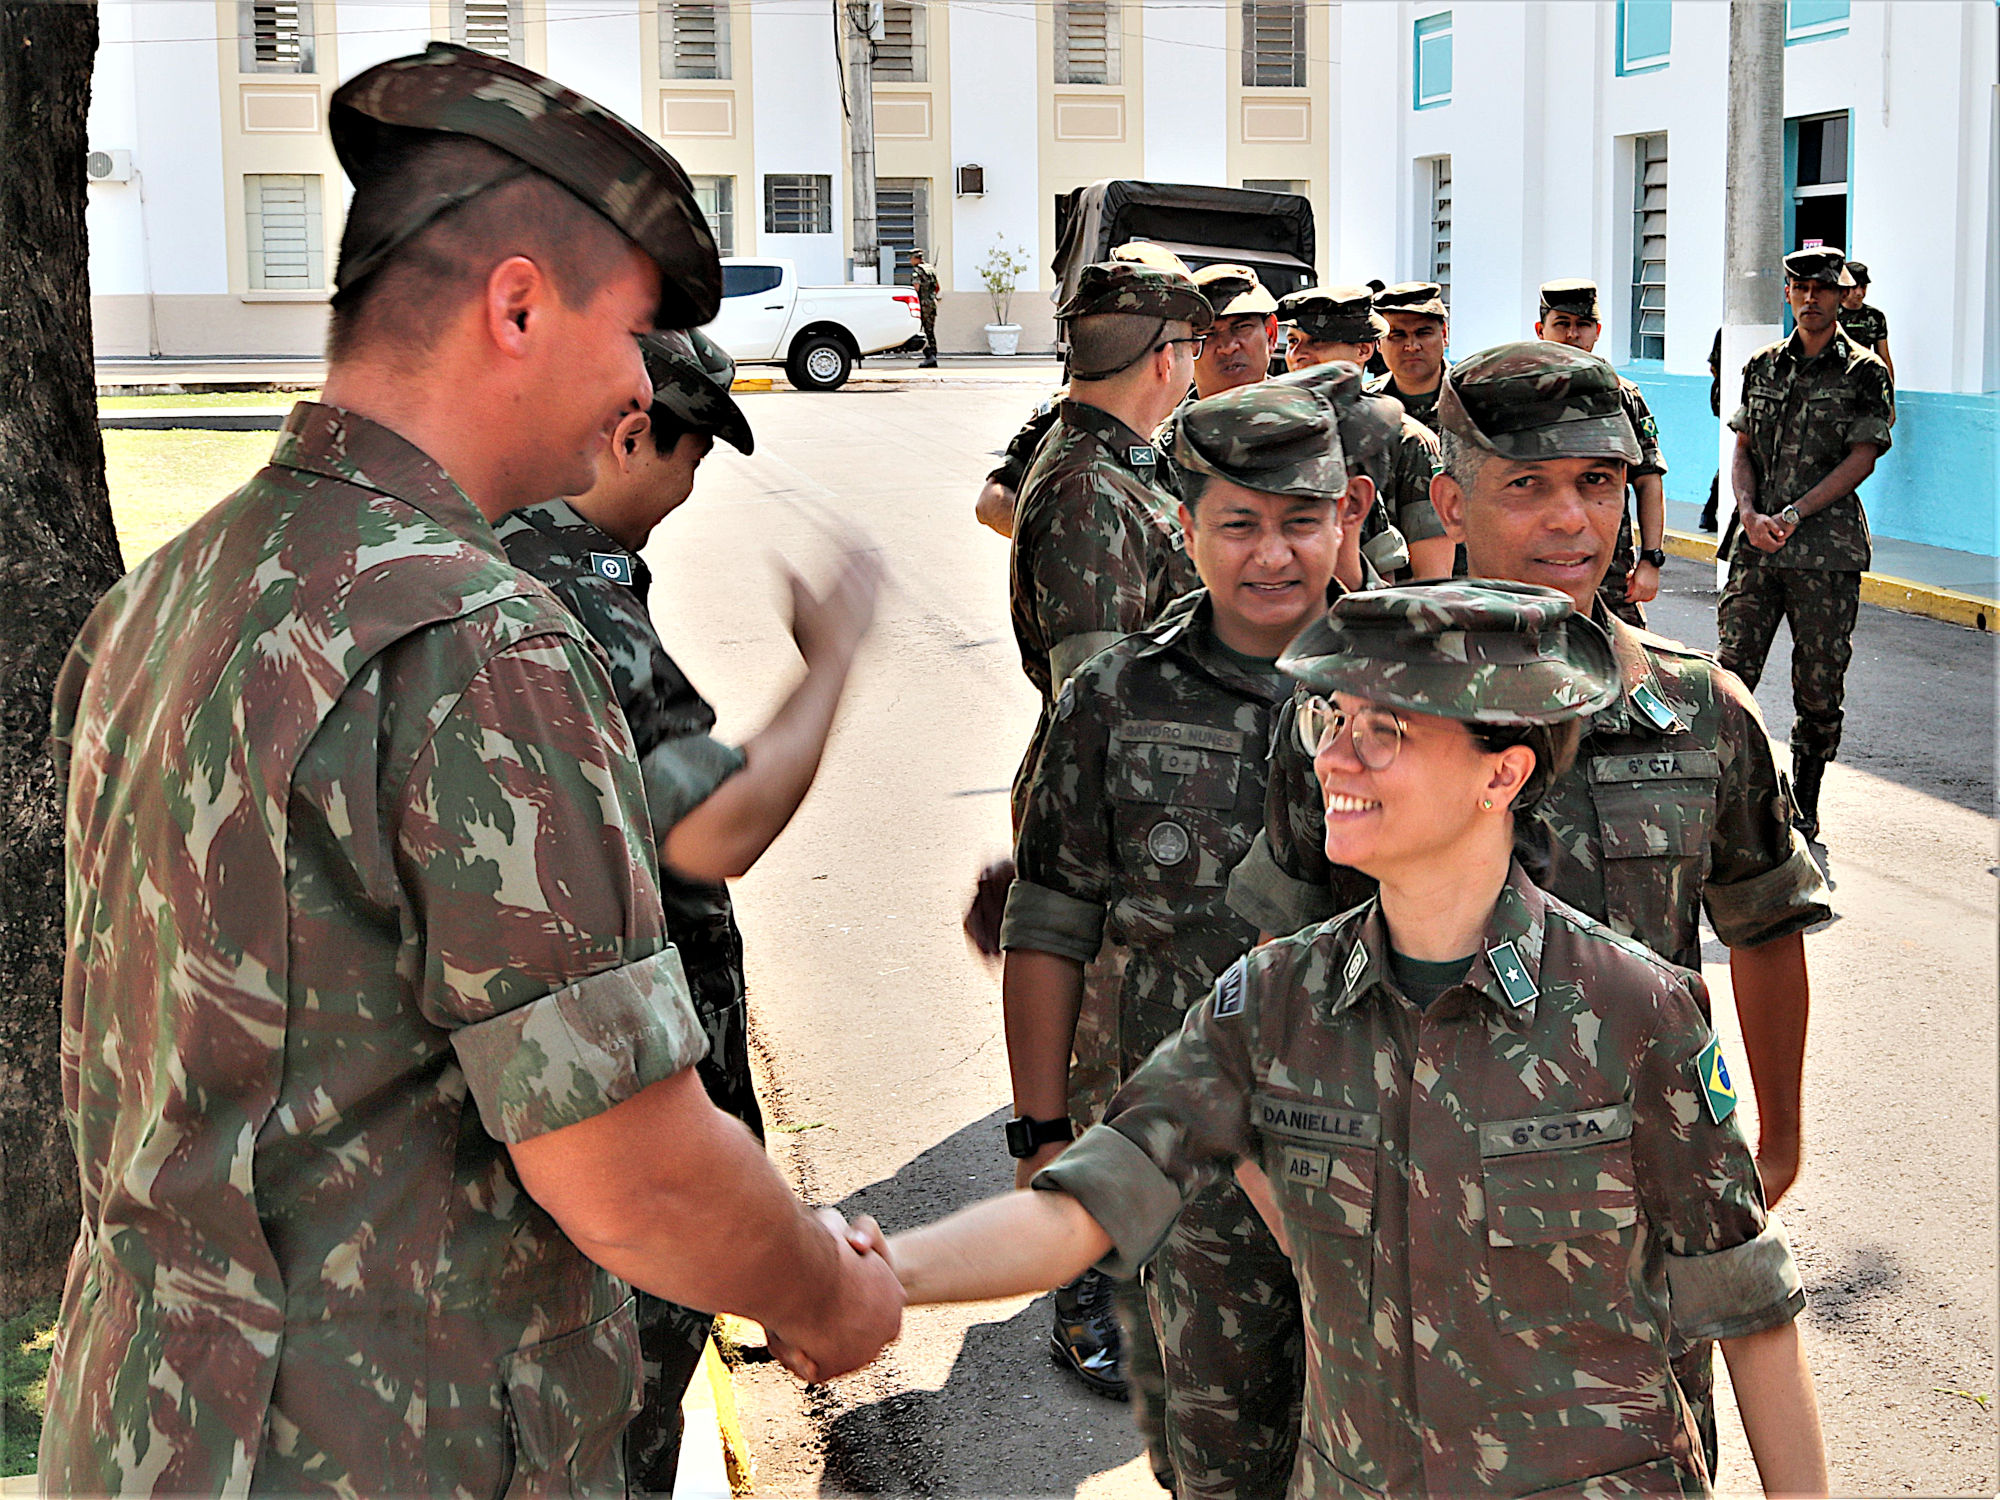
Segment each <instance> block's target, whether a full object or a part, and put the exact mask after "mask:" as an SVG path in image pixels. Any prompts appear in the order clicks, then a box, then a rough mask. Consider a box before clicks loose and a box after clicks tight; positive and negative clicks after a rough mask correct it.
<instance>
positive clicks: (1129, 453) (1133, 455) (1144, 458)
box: [1125, 443, 1160, 469]
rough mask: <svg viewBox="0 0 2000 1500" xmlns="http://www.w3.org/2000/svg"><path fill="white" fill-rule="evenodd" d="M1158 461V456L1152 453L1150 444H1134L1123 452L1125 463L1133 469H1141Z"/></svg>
mask: <svg viewBox="0 0 2000 1500" xmlns="http://www.w3.org/2000/svg"><path fill="white" fill-rule="evenodd" d="M1159 461H1160V455H1159V454H1157V453H1155V452H1154V451H1153V445H1152V444H1151V443H1134V444H1133V445H1132V446H1131V447H1130V448H1127V449H1126V450H1125V462H1126V463H1128V464H1130V465H1131V466H1132V467H1133V468H1135V469H1143V468H1145V467H1147V466H1148V465H1150V464H1157V463H1158V462H1159Z"/></svg>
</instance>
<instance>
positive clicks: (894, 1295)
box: [764, 1208, 905, 1385]
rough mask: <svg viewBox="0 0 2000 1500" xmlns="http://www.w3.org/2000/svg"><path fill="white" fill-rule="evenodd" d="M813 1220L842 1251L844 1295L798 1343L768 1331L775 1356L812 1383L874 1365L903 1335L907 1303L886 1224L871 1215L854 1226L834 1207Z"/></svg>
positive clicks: (823, 1311) (818, 1211)
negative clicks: (884, 1231) (891, 1252)
mask: <svg viewBox="0 0 2000 1500" xmlns="http://www.w3.org/2000/svg"><path fill="white" fill-rule="evenodd" d="M813 1217H814V1218H816V1219H817V1220H818V1221H819V1223H820V1225H821V1227H822V1228H824V1229H825V1230H826V1232H827V1233H828V1234H829V1235H831V1236H832V1237H833V1239H834V1241H835V1242H836V1244H837V1245H838V1246H839V1247H840V1248H839V1252H838V1253H839V1254H840V1255H841V1257H842V1260H841V1263H840V1267H839V1278H840V1291H839V1293H838V1295H837V1296H836V1297H835V1298H834V1299H833V1300H832V1302H831V1304H830V1305H828V1306H826V1307H823V1308H822V1309H820V1310H819V1326H818V1327H816V1328H814V1329H812V1330H810V1331H803V1330H802V1331H798V1334H797V1337H796V1339H794V1338H791V1337H787V1336H785V1335H783V1334H780V1333H779V1332H778V1331H777V1330H776V1329H772V1328H766V1329H765V1331H764V1335H765V1339H766V1340H767V1342H768V1345H769V1348H770V1350H771V1357H772V1358H773V1359H775V1360H777V1362H778V1363H779V1364H781V1365H783V1366H784V1367H785V1368H786V1369H787V1370H790V1371H791V1372H792V1373H793V1374H794V1375H796V1376H798V1378H799V1379H801V1380H803V1381H805V1382H806V1383H807V1384H808V1385H813V1384H817V1383H818V1382H819V1381H822V1380H832V1379H834V1378H835V1377H836V1376H840V1375H848V1374H851V1373H853V1372H854V1371H856V1370H859V1369H861V1368H862V1367H863V1366H865V1365H868V1364H872V1363H873V1362H874V1360H875V1358H876V1356H877V1355H879V1354H880V1353H881V1352H882V1350H883V1349H884V1348H886V1347H887V1346H888V1345H889V1344H890V1343H891V1342H893V1341H894V1340H895V1338H896V1336H897V1335H898V1334H900V1333H901V1332H902V1327H903V1304H904V1301H905V1298H904V1296H903V1286H902V1283H901V1282H900V1281H898V1280H897V1278H896V1272H895V1268H894V1267H893V1266H892V1265H891V1264H890V1260H889V1242H888V1240H887V1239H886V1238H885V1237H884V1236H883V1233H882V1227H881V1225H879V1224H877V1223H876V1222H875V1221H874V1220H873V1219H871V1218H869V1217H867V1216H866V1215H863V1216H862V1217H861V1218H859V1219H856V1220H855V1221H854V1222H853V1223H852V1224H849V1223H848V1222H847V1221H846V1220H845V1219H843V1218H842V1217H841V1216H840V1215H839V1214H838V1213H836V1212H835V1211H834V1210H833V1209H830V1208H821V1209H816V1210H814V1212H813Z"/></svg>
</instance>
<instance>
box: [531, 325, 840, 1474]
mask: <svg viewBox="0 0 2000 1500" xmlns="http://www.w3.org/2000/svg"><path fill="white" fill-rule="evenodd" d="M639 347H640V351H641V353H642V355H643V357H644V359H645V362H646V378H647V380H648V381H649V382H651V384H652V388H653V403H652V406H651V407H650V408H649V409H647V410H646V411H642V412H633V413H632V414H630V415H629V416H627V417H626V418H625V419H624V420H623V421H621V422H620V423H619V424H618V426H617V427H615V428H614V429H613V430H612V433H611V438H610V441H609V442H608V443H607V444H606V445H605V447H604V449H603V450H602V452H600V454H599V456H598V460H597V482H596V483H595V484H594V485H592V487H591V488H590V489H589V490H587V491H586V492H584V493H583V494H581V495H578V496H575V497H574V498H572V499H568V500H550V501H546V502H544V503H543V504H541V505H530V506H527V507H525V508H524V509H521V510H517V511H514V512H513V513H512V514H510V515H508V516H506V517H504V518H503V519H502V520H501V521H500V522H499V524H498V525H496V526H495V527H494V534H495V535H496V536H498V537H499V539H500V543H501V545H502V546H504V547H505V548H506V549H507V556H508V559H509V560H510V561H511V562H512V563H513V564H514V566H516V567H517V568H520V569H521V570H522V571H523V572H526V573H530V574H533V575H534V576H535V577H536V578H537V579H539V580H540V581H541V582H543V583H545V584H547V585H548V586H549V588H550V589H551V590H553V591H554V593H555V595H556V597H557V598H558V599H560V600H561V601H562V602H563V605H564V607H566V608H567V609H568V610H569V612H570V613H571V614H573V615H575V616H576V618H577V621H578V623H579V624H581V625H582V626H583V627H584V629H585V630H587V631H589V632H590V636H591V639H592V640H594V641H595V642H596V643H597V645H598V646H599V647H600V648H601V649H602V650H603V652H604V654H605V656H606V658H607V659H608V660H609V662H610V665H611V684H612V687H613V689H614V690H615V691H616V693H617V695H618V706H619V708H620V709H621V710H622V711H623V712H624V715H625V722H626V723H627V725H629V726H630V728H631V731H632V746H633V749H634V751H635V752H636V753H637V755H638V757H639V769H640V773H641V776H642V778H643V780H644V782H645V787H646V805H647V809H648V812H649V814H650V817H651V825H652V832H653V840H654V843H655V844H656V845H657V846H658V847H659V849H660V868H659V882H660V899H661V903H662V905H663V906H664V908H665V912H666V923H667V936H668V937H669V938H670V939H672V941H673V944H674V947H675V948H676V949H677V950H678V951H679V953H680V956H681V963H682V966H683V968H684V969H685V970H686V973H687V980H688V988H689V991H690V992H691V994H692V996H693V999H694V1007H695V1012H696V1014H698V1015H699V1016H700V1017H701V1023H702V1030H703V1031H704V1032H705V1033H706V1035H707V1037H708V1055H707V1056H706V1057H704V1058H703V1059H702V1060H701V1062H700V1063H699V1064H698V1065H697V1068H698V1071H699V1072H700V1075H701V1081H702V1085H703V1087H704V1088H705V1089H706V1090H707V1091H708V1097H709V1099H710V1100H711V1101H712V1102H713V1103H714V1104H715V1106H716V1108H718V1109H720V1110H722V1111H724V1112H725V1113H727V1114H730V1115H733V1116H735V1117H736V1118H737V1119H739V1120H741V1121H742V1122H743V1123H744V1124H745V1125H746V1126H748V1127H749V1129H750V1132H751V1134H752V1135H754V1136H756V1137H757V1138H758V1139H759V1140H762V1139H763V1138H764V1119H763V1115H762V1113H761V1111H760V1110H759V1109H758V1107H757V1095H756V1091H755V1088H754V1085H753V1082H752V1079H751V1074H750V1037H749V1018H748V1014H747V1011H746V1004H745V995H744V982H743V937H742V934H741V933H740V932H738V931H737V927H736V918H735V914H734V911H733V910H732V907H731V904H730V900H729V892H728V889H727V888H726V887H725V886H724V885H723V883H722V881H723V879H725V878H734V877H736V876H739V875H742V874H744V873H746V872H747V870H748V868H749V867H750V865H751V864H753V863H754V862H755V860H756V859H757V858H758V857H759V856H760V855H761V854H762V852H763V850H764V849H765V848H766V847H768V845H769V843H770V841H771V840H772V839H773V838H775V837H776V835H777V833H778V832H779V830H781V829H782V828H783V827H784V825H785V824H786V823H787V822H788V821H789V820H790V818H791V816H792V814H793V813H794V812H796V811H797V809H798V806H799V803H800V801H801V800H802V799H803V798H804V796H805V793H806V791H807V790H808V788H810V786H811V784H812V780H813V773H814V770H815V769H816V767H817V765H818V762H819V757H820V753H821V752H822V750H823V749H824V748H825V744H826V736H827V732H828V731H829V730H830V729H831V727H832V724H833V713H834V709H835V708H836V707H837V705H838V704H839V701H840V695H841V690H842V688H843V686H844V685H845V681H846V676H847V670H848V667H849V666H850V665H851V664H852V662H853V659H854V652H855V649H856V648H857V647H858V645H859V643H860V640H861V637H862V634H863V632H864V631H865V630H866V628H867V623H868V616H869V613H870V612H871V611H872V608H873V602H874V590H875V580H876V566H875V563H874V560H873V557H872V555H870V554H857V555H856V556H855V557H854V558H852V559H850V561H849V564H848V567H847V569H846V571H845V573H844V575H843V577H842V580H841V582H840V583H839V584H837V585H836V587H835V588H834V589H833V590H832V591H830V592H829V594H828V596H827V598H826V599H825V600H819V599H815V598H813V596H812V595H811V594H809V593H806V592H805V591H804V590H803V589H801V588H798V587H796V586H795V587H794V589H793V601H794V618H793V625H792V629H793V633H794V634H795V635H796V636H797V637H798V638H799V640H800V641H801V642H802V649H808V648H809V649H808V656H807V666H808V672H807V677H806V680H805V681H804V682H802V683H801V684H800V685H799V686H798V688H797V689H795V690H794V692H793V693H792V694H791V696H790V697H789V698H788V699H787V701H786V704H785V706H784V707H783V708H781V709H780V710H779V712H778V713H777V715H776V716H775V717H774V718H773V720H772V722H771V725H770V727H769V728H768V729H766V730H765V731H764V732H763V733H762V734H760V735H758V736H756V737H755V738H753V739H752V740H751V741H750V742H749V745H748V746H746V747H744V748H738V747H737V746H734V745H726V744H723V743H721V742H720V741H718V740H717V739H715V738H714V735H713V730H714V728H715V710H714V709H713V708H711V707H710V706H709V704H708V702H707V700H706V699H704V698H703V697H702V696H701V694H700V693H699V692H697V691H696V690H695V688H694V685H693V684H692V683H690V682H689V681H688V679H687V677H686V676H685V675H684V674H683V673H682V671H681V669H680V668H679V666H677V665H676V664H675V662H674V660H673V658H672V657H670V656H668V655H667V652H666V648H665V646H663V645H662V644H661V642H660V637H659V634H658V632H657V631H655V630H654V628H653V622H652V617H651V615H650V613H649V612H648V609H647V602H646V595H647V593H648V591H649V589H650V587H651V583H652V576H651V574H650V572H649V571H648V569H647V567H646V564H645V562H644V560H643V559H642V558H641V557H640V556H639V553H640V552H641V550H643V548H644V547H645V545H646V542H647V539H648V537H649V536H650V535H651V533H652V531H653V528H654V527H655V526H657V525H658V524H659V523H660V522H661V521H662V520H664V519H665V518H666V517H667V516H668V515H669V514H671V513H672V512H673V511H674V510H676V509H678V508H679V507H680V505H681V504H682V503H683V502H685V501H686V499H687V498H688V496H689V494H690V493H691V492H692V490H693V487H694V480H695V472H696V470H697V469H698V468H699V466H700V464H701V461H702V459H703V458H704V457H705V456H706V455H707V453H708V450H709V448H710V446H711V444H712V443H713V442H714V441H715V440H716V439H718V438H719V439H721V440H722V441H724V442H726V443H729V444H731V445H732V446H734V447H736V448H738V449H740V450H741V451H742V452H744V453H749V452H751V451H752V449H753V447H754V445H755V440H754V439H753V437H752V435H751V432H750V424H749V422H748V420H747V419H746V418H745V417H744V415H743V411H742V408H741V407H739V406H738V405H737V404H736V401H735V399H734V398H733V397H732V396H731V395H730V394H729V387H730V383H731V381H732V380H733V379H734V377H735V373H736V365H735V362H734V361H733V360H731V359H730V357H729V356H728V355H727V354H726V353H724V352H723V351H722V350H721V349H720V348H718V347H717V346H716V345H715V343H714V342H713V341H712V340H710V339H709V338H708V336H707V335H706V334H703V333H701V332H700V331H699V330H694V331H690V332H685V333H682V332H674V333H654V334H648V335H646V336H645V337H644V338H642V339H641V340H640V341H639ZM746 751H747V752H750V753H754V756H755V764H754V767H748V768H746V765H747V762H749V760H750V759H751V754H750V753H746ZM724 786H727V787H728V791H727V792H726V793H724V794H723V795H722V796H719V797H718V796H717V795H716V793H717V792H718V791H719V790H721V789H722V788H723V787H724ZM638 1321H639V1349H640V1355H641V1358H642V1360H643V1392H642V1396H641V1401H642V1405H641V1408H640V1411H639V1414H638V1416H637V1417H635V1418H634V1419H633V1422H632V1425H631V1426H630V1427H628V1428H627V1429H626V1430H625V1458H626V1477H627V1481H628V1483H629V1484H630V1485H631V1487H632V1488H633V1489H634V1490H636V1491H640V1492H642V1493H666V1492H670V1491H671V1490H672V1489H673V1484H674V1472H675V1468H676V1466H677V1463H678V1460H679V1457H680V1437H681V1397H682V1396H683V1395H684V1394H685V1393H686V1390H687V1386H688V1382H689V1381H690V1380H691V1379H692V1378H693V1376H694V1372H695V1370H696V1369H697V1368H698V1367H699V1365H700V1362H701V1357H702V1351H703V1348H704V1347H705V1345H706V1344H707V1341H708V1337H709V1332H710V1328H711V1325H712V1324H713V1322H714V1319H713V1317H712V1316H711V1315H710V1314H709V1313H706V1312H701V1311H699V1310H696V1309H691V1308H686V1307H682V1306H680V1305H679V1304H677V1303H673V1302H666V1301H662V1300H661V1299H660V1298H658V1297H654V1296H651V1295H650V1294H648V1293H645V1292H641V1293H639V1300H638Z"/></svg>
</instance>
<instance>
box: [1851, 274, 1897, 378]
mask: <svg viewBox="0 0 2000 1500" xmlns="http://www.w3.org/2000/svg"><path fill="white" fill-rule="evenodd" d="M1847 274H1848V275H1849V276H1852V277H1853V278H1854V285H1853V286H1851V287H1849V288H1848V289H1847V291H1846V292H1845V294H1843V295H1842V297H1841V299H1840V327H1841V331H1842V332H1843V333H1845V334H1846V335H1847V336H1848V337H1849V338H1851V339H1853V340H1854V342H1855V343H1857V344H1859V345H1860V346H1861V347H1862V348H1864V349H1866V350H1867V351H1868V352H1869V353H1870V354H1872V355H1874V356H1875V357H1876V358H1877V359H1879V360H1881V361H1882V368H1883V369H1885V370H1887V371H1888V372H1889V384H1890V385H1891V386H1893V385H1895V383H1896V361H1895V360H1893V359H1891V358H1890V357H1889V315H1888V314H1887V313H1885V312H1883V311H1882V309H1881V308H1879V307H1877V306H1876V305H1875V304H1874V303H1872V302H1870V301H1869V300H1868V267H1866V266H1865V265H1863V264H1862V263H1861V262H1860V261H1858V260H1850V261H1848V263H1847Z"/></svg>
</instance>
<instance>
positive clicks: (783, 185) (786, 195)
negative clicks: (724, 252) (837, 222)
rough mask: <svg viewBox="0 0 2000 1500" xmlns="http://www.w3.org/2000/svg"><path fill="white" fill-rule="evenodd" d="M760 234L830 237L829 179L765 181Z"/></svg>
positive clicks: (818, 175) (811, 176)
mask: <svg viewBox="0 0 2000 1500" xmlns="http://www.w3.org/2000/svg"><path fill="white" fill-rule="evenodd" d="M764 233H766V234H832V233H833V178H832V177H830V176H828V175H827V174H825V173H823V172H821V173H810V172H809V173H802V174H793V175H785V176H780V175H777V174H775V173H774V174H772V175H771V176H769V177H766V178H765V179H764Z"/></svg>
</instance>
